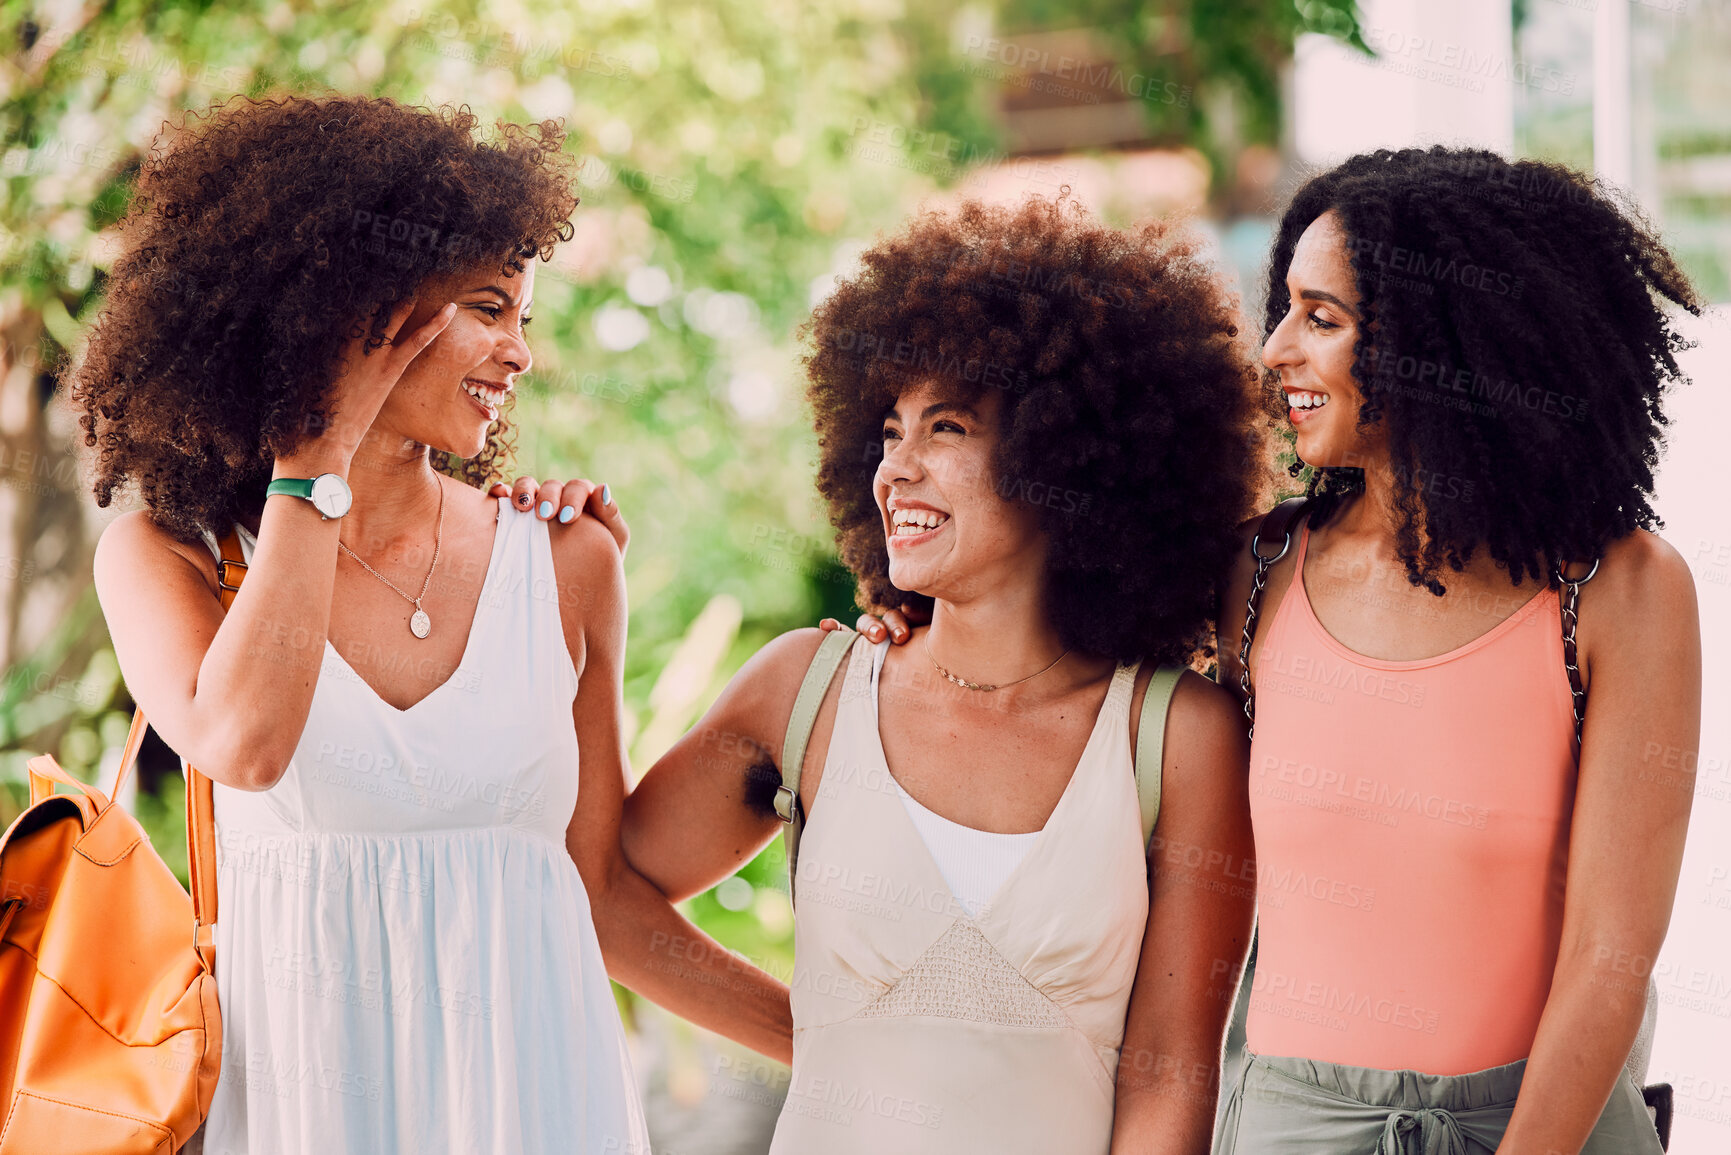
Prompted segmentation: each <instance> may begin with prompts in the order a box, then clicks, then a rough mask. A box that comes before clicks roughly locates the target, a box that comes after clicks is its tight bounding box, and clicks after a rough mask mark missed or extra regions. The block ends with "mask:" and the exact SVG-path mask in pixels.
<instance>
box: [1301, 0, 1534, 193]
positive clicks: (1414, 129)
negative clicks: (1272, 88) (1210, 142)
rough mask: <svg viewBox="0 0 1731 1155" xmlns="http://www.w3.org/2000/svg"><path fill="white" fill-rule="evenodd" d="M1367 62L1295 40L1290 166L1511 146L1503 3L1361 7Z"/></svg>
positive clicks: (1375, 3) (1512, 76) (1515, 78)
mask: <svg viewBox="0 0 1731 1155" xmlns="http://www.w3.org/2000/svg"><path fill="white" fill-rule="evenodd" d="M1360 10H1361V11H1362V12H1363V14H1364V28H1365V40H1366V42H1368V43H1369V44H1370V46H1371V48H1373V49H1374V50H1375V51H1376V53H1377V56H1376V58H1375V59H1370V58H1367V57H1365V56H1364V55H1363V54H1361V53H1359V52H1357V51H1355V50H1353V49H1351V48H1347V47H1345V46H1344V45H1341V44H1339V43H1338V42H1336V41H1334V40H1331V39H1329V38H1327V37H1324V36H1304V37H1301V38H1300V39H1299V42H1298V46H1297V51H1296V54H1295V60H1294V73H1293V108H1292V116H1293V128H1294V132H1293V143H1294V146H1295V148H1296V150H1297V153H1298V158H1299V160H1301V161H1303V162H1306V163H1310V164H1318V165H1326V164H1332V163H1335V162H1337V161H1340V160H1342V159H1344V158H1346V157H1348V156H1351V155H1352V154H1354V153H1358V152H1364V151H1366V150H1369V149H1373V148H1408V147H1412V146H1415V145H1427V144H1463V145H1473V146H1477V147H1480V148H1489V149H1494V150H1496V151H1498V152H1501V153H1504V154H1507V153H1508V152H1509V151H1510V150H1511V149H1512V148H1513V146H1514V92H1515V86H1516V85H1517V84H1519V83H1521V82H1522V74H1521V71H1520V69H1519V66H1518V64H1517V61H1516V60H1515V56H1514V32H1513V24H1512V20H1511V14H1510V11H1509V0H1446V2H1444V0H1364V2H1363V3H1362V4H1361V5H1360Z"/></svg>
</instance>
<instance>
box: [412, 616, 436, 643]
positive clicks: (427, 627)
mask: <svg viewBox="0 0 1731 1155" xmlns="http://www.w3.org/2000/svg"><path fill="white" fill-rule="evenodd" d="M409 632H410V633H411V634H414V635H415V636H416V637H417V638H424V637H426V636H427V635H428V634H430V633H432V632H433V619H432V618H429V617H428V616H427V611H426V610H416V611H415V612H414V613H413V614H411V615H409Z"/></svg>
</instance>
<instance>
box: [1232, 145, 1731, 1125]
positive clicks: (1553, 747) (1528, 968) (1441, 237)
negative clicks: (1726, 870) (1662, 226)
mask: <svg viewBox="0 0 1731 1155" xmlns="http://www.w3.org/2000/svg"><path fill="white" fill-rule="evenodd" d="M1665 301H1669V302H1672V303H1674V304H1676V305H1679V306H1682V307H1683V308H1685V309H1687V310H1688V311H1690V312H1698V311H1699V305H1698V304H1697V302H1696V300H1695V297H1694V295H1693V293H1692V291H1691V289H1690V287H1689V285H1688V283H1687V281H1686V280H1685V278H1684V277H1683V275H1682V274H1681V273H1680V272H1679V271H1678V269H1677V267H1676V265H1675V264H1674V263H1673V262H1672V260H1671V258H1670V257H1669V256H1668V255H1667V254H1666V253H1665V251H1664V249H1663V248H1661V247H1660V245H1659V243H1658V242H1657V241H1656V240H1655V239H1654V237H1653V235H1652V233H1651V232H1650V231H1649V230H1648V228H1647V227H1646V226H1645V225H1644V224H1642V223H1641V221H1640V220H1639V218H1638V216H1637V215H1635V214H1633V213H1631V212H1629V211H1626V210H1624V209H1621V208H1619V206H1618V204H1617V203H1616V202H1615V201H1614V200H1613V199H1612V197H1611V195H1610V194H1609V192H1608V191H1607V190H1606V189H1605V188H1604V187H1603V186H1601V185H1600V184H1598V183H1597V182H1594V181H1591V180H1588V179H1587V178H1585V177H1583V176H1581V175H1580V174H1578V173H1575V172H1572V171H1570V170H1568V169H1565V168H1562V167H1560V166H1557V165H1553V164H1546V163H1542V162H1538V161H1517V162H1511V161H1506V160H1504V159H1502V158H1501V157H1498V156H1496V155H1495V154H1492V153H1488V152H1482V151H1476V150H1463V149H1449V148H1440V147H1439V148H1432V149H1428V150H1417V149H1413V150H1406V151H1401V152H1387V151H1382V152H1376V153H1372V154H1368V155H1363V156H1357V157H1354V158H1352V159H1350V160H1348V161H1346V162H1345V163H1344V164H1342V165H1340V166H1339V167H1337V168H1335V169H1332V170H1330V171H1327V172H1325V173H1323V174H1321V175H1319V176H1317V177H1315V178H1314V179H1312V180H1311V181H1309V182H1308V183H1307V184H1305V185H1304V186H1303V187H1302V188H1301V189H1300V190H1299V192H1298V193H1297V195H1296V196H1295V197H1294V199H1293V201H1292V204H1291V205H1290V207H1289V208H1288V209H1287V210H1286V213H1285V216H1284V218H1283V219H1282V221H1281V224H1280V229H1279V232H1278V234H1277V236H1276V239H1275V243H1274V250H1273V256H1272V260H1271V268H1270V273H1269V282H1268V314H1267V322H1266V326H1265V330H1264V333H1265V342H1264V345H1263V350H1262V358H1263V362H1264V363H1265V364H1266V366H1267V368H1268V370H1269V374H1270V380H1271V384H1273V385H1275V386H1277V387H1278V390H1279V396H1280V397H1281V398H1282V400H1283V406H1282V407H1283V408H1284V409H1285V411H1286V414H1287V416H1288V417H1289V419H1290V421H1291V425H1292V429H1293V434H1294V437H1295V444H1296V451H1297V458H1298V460H1299V462H1301V463H1303V465H1305V466H1308V467H1309V468H1310V469H1311V471H1312V477H1311V480H1310V483H1309V485H1308V493H1309V497H1308V499H1307V500H1304V501H1303V502H1302V503H1299V502H1294V503H1291V504H1289V505H1287V506H1285V507H1283V508H1282V509H1280V510H1277V511H1276V513H1275V514H1274V515H1271V519H1270V521H1271V522H1283V523H1284V524H1263V525H1262V526H1261V527H1260V528H1257V529H1256V530H1255V531H1254V536H1253V534H1252V533H1250V532H1247V533H1246V534H1245V537H1246V539H1247V541H1246V545H1245V547H1244V548H1242V549H1241V550H1240V552H1239V553H1238V557H1237V564H1236V566H1235V573H1234V578H1233V582H1232V584H1231V588H1230V589H1229V591H1228V596H1227V601H1226V603H1225V606H1226V609H1225V611H1224V612H1223V613H1222V615H1221V637H1222V639H1223V644H1222V646H1221V650H1222V653H1221V674H1222V678H1223V680H1224V681H1226V682H1227V684H1236V685H1240V686H1241V687H1242V689H1243V691H1244V692H1245V694H1246V696H1247V697H1246V708H1247V713H1251V715H1252V717H1253V719H1254V740H1253V743H1252V747H1251V762H1250V800H1251V808H1252V812H1253V815H1254V822H1255V834H1256V852H1257V879H1258V886H1259V890H1260V902H1259V912H1260V918H1259V924H1258V948H1257V957H1256V962H1255V971H1254V978H1253V980H1252V983H1251V989H1250V996H1249V1012H1248V1017H1247V1022H1246V1028H1247V1036H1248V1043H1247V1052H1248V1060H1247V1062H1246V1064H1245V1066H1244V1067H1243V1069H1242V1071H1241V1072H1239V1074H1238V1077H1237V1079H1236V1081H1235V1084H1234V1086H1233V1089H1232V1090H1231V1092H1230V1097H1229V1105H1228V1109H1227V1111H1226V1113H1225V1117H1224V1122H1223V1125H1222V1129H1221V1134H1220V1135H1219V1137H1218V1139H1217V1146H1216V1151H1217V1152H1221V1153H1235V1155H1261V1153H1271V1152H1275V1151H1279V1152H1300V1151H1303V1152H1317V1153H1319V1155H1320V1153H1323V1152H1327V1153H1328V1155H1353V1153H1362V1155H1371V1153H1372V1152H1385V1151H1387V1152H1392V1151H1395V1150H1397V1149H1398V1150H1400V1151H1407V1150H1413V1151H1417V1150H1421V1149H1422V1150H1425V1151H1444V1150H1446V1151H1449V1152H1459V1153H1461V1155H1468V1153H1480V1152H1483V1153H1489V1152H1492V1151H1496V1152H1500V1153H1502V1155H1517V1153H1521V1152H1571V1153H1573V1152H1591V1153H1595V1155H1598V1153H1610V1152H1617V1153H1619V1155H1627V1153H1631V1152H1656V1151H1658V1150H1660V1139H1659V1136H1658V1135H1657V1134H1656V1133H1655V1128H1654V1124H1653V1121H1652V1120H1651V1118H1650V1117H1649V1115H1648V1113H1647V1111H1646V1109H1645V1106H1644V1104H1643V1102H1642V1094H1641V1090H1640V1088H1639V1087H1638V1086H1637V1082H1636V1080H1637V1079H1639V1078H1640V1077H1641V1075H1642V1074H1643V1073H1644V1070H1645V1066H1646V1049H1647V1043H1645V1042H1643V1043H1637V1038H1638V1035H1640V1034H1645V1035H1646V1036H1647V1039H1648V1040H1650V1030H1651V1027H1650V1024H1644V1023H1643V1017H1644V1014H1646V1013H1650V1012H1651V1010H1652V1009H1653V1007H1654V1006H1655V1005H1656V1001H1655V998H1654V994H1655V992H1653V991H1652V989H1651V987H1650V984H1649V980H1648V977H1647V976H1648V973H1649V971H1650V970H1651V969H1652V965H1653V959H1654V958H1655V957H1656V956H1657V954H1658V953H1659V948H1660V944H1661V943H1662V942H1663V940H1664V937H1665V928H1666V925H1667V923H1668V921H1669V917H1670V911H1671V907H1672V902H1673V899H1674V896H1675V892H1676V886H1677V875H1678V870H1679V867H1680V864H1681V858H1682V853H1683V841H1684V833H1685V831H1686V829H1687V826H1688V819H1689V805H1690V798H1691V793H1692V791H1691V788H1690V785H1689V783H1690V781H1691V780H1692V779H1691V776H1690V775H1687V774H1683V773H1680V772H1678V769H1677V767H1678V766H1679V765H1687V762H1686V761H1683V760H1684V759H1687V758H1689V757H1692V756H1691V755H1689V754H1687V753H1686V752H1688V751H1693V750H1694V749H1696V747H1697V745H1698V742H1699V728H1700V709H1701V639H1700V628H1699V624H1698V621H1697V614H1696V605H1695V592H1694V586H1693V583H1692V580H1691V577H1690V573H1689V570H1688V567H1687V566H1686V565H1685V563H1684V561H1683V559H1682V558H1681V557H1680V556H1679V555H1678V553H1677V552H1676V550H1674V549H1672V548H1671V546H1669V545H1667V544H1666V543H1665V542H1664V541H1663V540H1661V539H1660V538H1659V537H1657V536H1655V534H1654V533H1653V532H1652V531H1653V529H1654V528H1655V526H1656V525H1657V518H1656V516H1655V515H1654V512H1653V509H1652V506H1651V505H1650V504H1649V498H1650V496H1651V493H1652V488H1653V467H1654V463H1655V461H1656V459H1657V456H1658V447H1659V436H1660V433H1661V432H1662V430H1663V428H1664V423H1665V416H1664V411H1663V404H1662V403H1663V398H1664V395H1665V393H1666V391H1667V389H1668V388H1669V387H1670V386H1671V385H1672V383H1673V382H1676V381H1677V380H1679V378H1680V373H1679V370H1678V365H1677V361H1676V353H1677V351H1678V350H1679V349H1680V348H1682V347H1683V342H1682V341H1681V340H1680V338H1679V336H1678V334H1677V332H1676V330H1675V329H1674V328H1673V324H1672V321H1671V319H1670V317H1669V316H1668V315H1667V313H1666V311H1665V308H1664V302H1665ZM1529 579H1530V580H1531V582H1532V584H1529ZM1259 619H1266V624H1264V625H1262V627H1261V628H1260V630H1258V629H1257V628H1256V627H1257V623H1258V620H1259ZM1247 621H1248V628H1246V623H1247ZM1252 635H1254V639H1253V638H1252ZM1240 637H1242V645H1232V646H1228V645H1226V644H1225V643H1224V639H1233V640H1234V641H1237V640H1238V639H1239V638H1240ZM1252 640H1254V647H1253V648H1252ZM1252 692H1253V693H1254V698H1253V699H1250V698H1249V695H1250V694H1251V693H1252Z"/></svg>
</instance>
